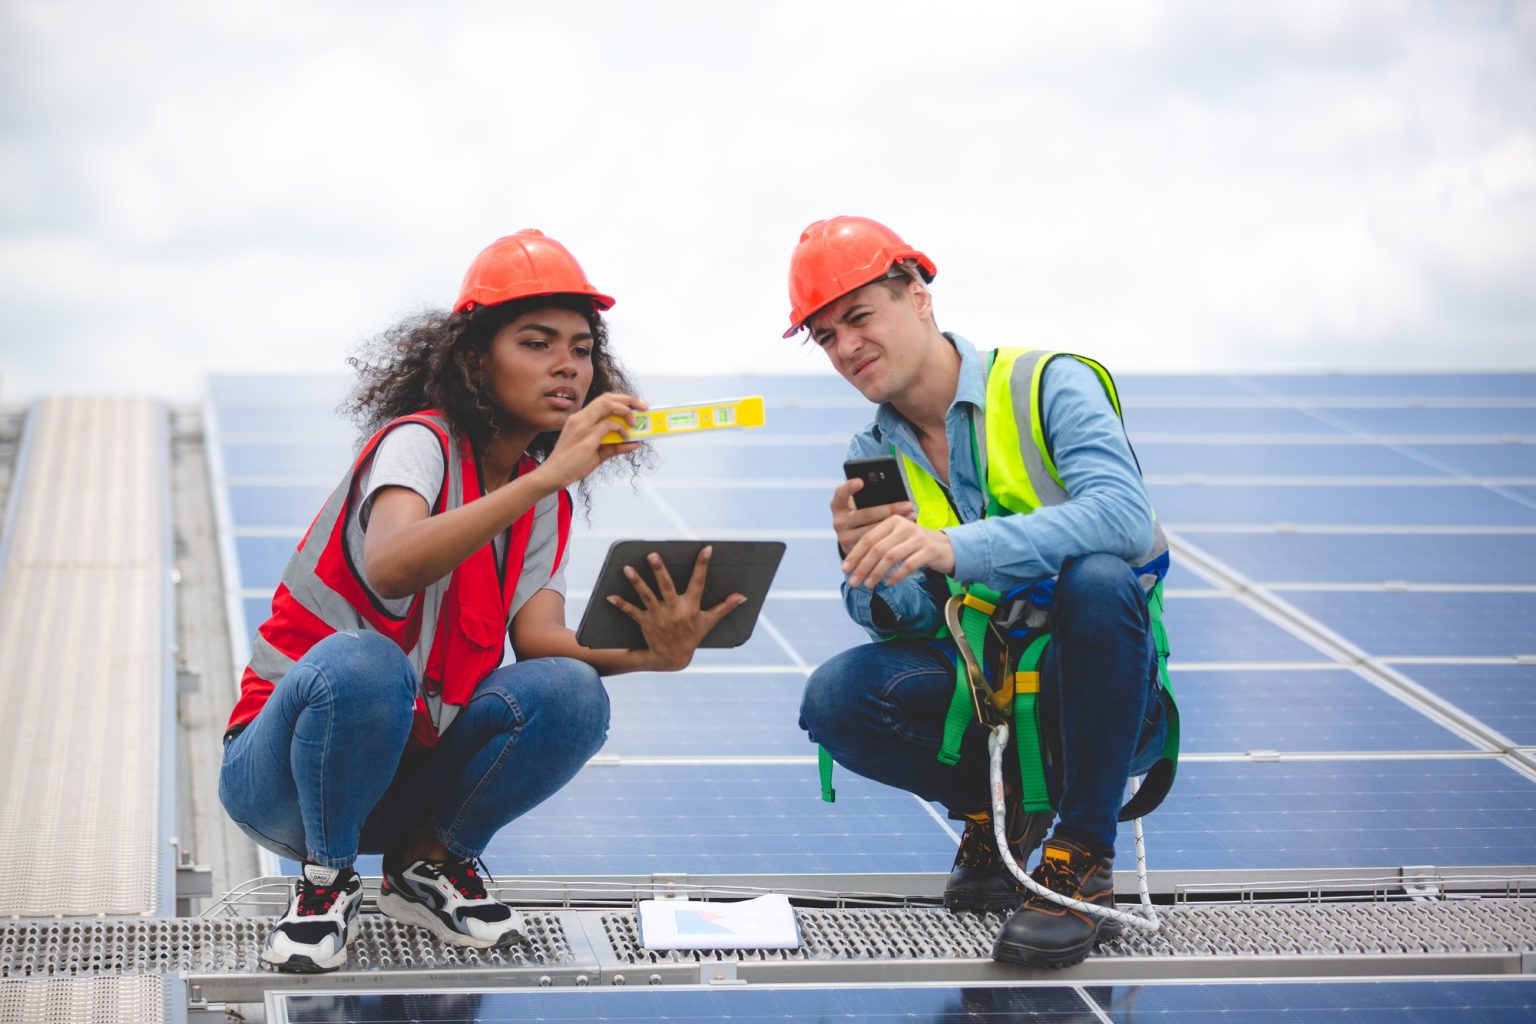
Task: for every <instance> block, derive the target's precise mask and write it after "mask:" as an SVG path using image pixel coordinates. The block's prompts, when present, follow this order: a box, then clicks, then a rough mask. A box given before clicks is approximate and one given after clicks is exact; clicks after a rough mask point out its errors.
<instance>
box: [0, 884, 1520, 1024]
mask: <svg viewBox="0 0 1536 1024" xmlns="http://www.w3.org/2000/svg"><path fill="white" fill-rule="evenodd" d="M1160 913H1161V916H1162V919H1163V922H1164V926H1163V930H1162V931H1161V932H1160V933H1158V934H1157V935H1154V936H1150V937H1145V936H1139V935H1137V936H1131V935H1128V936H1126V937H1125V938H1122V939H1119V940H1116V941H1114V942H1110V943H1106V944H1105V945H1104V946H1102V947H1101V948H1100V949H1099V950H1098V951H1097V952H1096V953H1095V955H1093V956H1091V957H1090V958H1089V959H1088V960H1087V961H1086V962H1085V963H1083V964H1082V965H1080V966H1078V967H1076V968H1072V969H1069V970H1067V971H1059V972H1058V971H1046V970H1030V969H1026V968H1019V967H1014V966H1012V965H1002V964H997V963H994V962H993V961H992V960H991V949H992V941H993V937H994V936H995V935H996V933H997V929H998V927H999V925H1000V924H1001V919H1000V918H999V917H998V916H997V915H979V914H953V913H951V912H949V911H947V910H944V909H942V908H938V907H903V908H894V907H887V908H825V907H810V908H808V907H802V908H799V909H798V910H797V914H798V917H799V920H800V924H801V931H802V935H803V938H804V941H805V945H804V946H803V948H801V949H797V950H774V951H750V950H711V951H696V952H653V951H650V950H647V949H645V948H643V947H642V946H641V945H640V941H639V936H638V934H637V932H636V925H635V920H636V915H635V912H634V911H633V910H628V909H626V910H616V909H611V908H610V909H592V910H580V909H563V910H529V911H525V912H524V919H525V922H526V923H527V934H526V936H525V937H524V939H523V941H521V942H520V943H519V944H517V945H515V946H513V947H510V948H508V949H506V950H500V951H495V950H492V951H479V952H477V951H471V950H458V949H453V948H451V947H448V946H444V945H443V944H442V943H440V942H438V941H437V940H436V939H435V938H433V937H431V936H430V934H428V933H426V932H424V931H422V930H420V929H416V928H412V927H408V926H402V925H399V924H397V923H396V922H394V921H391V920H389V919H386V918H384V917H382V916H381V915H378V914H371V913H370V914H365V915H364V916H363V918H362V919H361V922H360V924H361V932H360V934H359V936H358V938H357V940H356V941H355V943H354V945H353V951H352V957H351V960H350V961H349V962H348V964H347V966H346V967H345V968H343V969H342V970H341V971H340V972H337V973H335V974H329V975H317V976H298V975H285V974H279V973H277V972H276V971H273V970H271V969H269V968H267V967H266V966H265V965H263V964H262V963H261V961H260V957H259V955H260V950H261V947H262V942H263V940H264V939H265V937H266V934H267V931H268V929H269V928H270V927H271V924H272V921H273V919H272V918H270V917H223V918H169V919H138V920H102V919H93V920H63V921H12V922H7V923H4V924H0V983H3V984H12V985H14V984H18V983H27V984H35V983H40V982H48V981H52V982H55V983H58V984H61V985H64V986H65V987H66V989H67V990H68V991H74V990H73V989H70V988H68V986H69V985H70V984H71V983H75V984H79V985H84V986H87V987H88V985H89V983H94V982H97V981H102V980H117V981H125V982H126V981H129V980H132V979H134V978H153V977H165V978H173V977H174V978H176V979H178V983H181V982H184V983H185V986H186V999H187V1000H188V1001H190V1003H191V1004H192V1005H206V1004H208V1003H213V1002H230V1003H240V1002H253V1001H256V1000H259V999H260V998H261V997H262V994H263V993H264V992H266V991H269V990H272V989H278V988H309V987H314V988H336V987H338V986H340V987H344V988H356V987H358V986H366V987H369V988H380V989H418V988H420V987H421V986H422V985H424V984H428V983H430V984H431V985H434V986H440V985H463V986H475V985H494V986H497V987H512V988H518V987H551V986H558V987H568V986H616V985H647V984H651V985H659V984H699V983H706V984H707V983H718V982H721V981H729V982H738V981H747V982H763V983H770V982H771V983H775V984H816V983H858V982H883V983H889V982H891V981H929V982H934V981H944V982H954V983H961V984H964V983H970V982H982V981H992V982H995V981H999V980H1009V979H1011V980H1015V981H1017V980H1028V979H1036V980H1039V979H1059V980H1062V981H1069V982H1070V981H1079V980H1089V979H1091V980H1106V981H1107V980H1124V981H1133V980H1151V979H1164V980H1171V979H1185V980H1187V979H1190V978H1200V977H1204V978H1213V979H1214V978H1235V977H1246V978H1262V977H1271V978H1282V977H1289V978H1316V977H1322V976H1332V977H1364V976H1387V975H1398V976H1406V975H1429V974H1437V975H1478V976H1489V975H1500V974H1519V973H1522V972H1523V973H1530V972H1531V970H1532V967H1533V964H1532V958H1533V951H1536V899H1529V898H1509V897H1482V898H1465V899H1462V898H1450V899H1415V900H1398V901H1380V900H1371V901H1336V902H1317V901H1309V902H1299V903H1248V902H1245V903H1206V904H1176V905H1173V906H1170V907H1165V908H1162V910H1161V911H1160ZM25 991H26V992H28V993H34V994H35V993H36V992H37V991H38V990H25ZM69 998H74V997H73V996H70V997H69ZM59 1005H64V1002H61V1003H60V1004H59ZM82 1019H88V1018H82Z"/></svg>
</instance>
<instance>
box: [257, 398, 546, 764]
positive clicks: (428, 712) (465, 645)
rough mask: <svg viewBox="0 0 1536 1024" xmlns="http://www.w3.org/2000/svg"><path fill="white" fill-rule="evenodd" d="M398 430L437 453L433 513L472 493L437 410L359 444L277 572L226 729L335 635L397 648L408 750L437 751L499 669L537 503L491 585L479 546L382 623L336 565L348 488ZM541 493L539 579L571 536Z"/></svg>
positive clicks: (466, 455)
mask: <svg viewBox="0 0 1536 1024" xmlns="http://www.w3.org/2000/svg"><path fill="white" fill-rule="evenodd" d="M403 423H419V424H421V425H422V426H425V427H428V428H429V429H431V431H432V432H433V433H434V434H436V435H437V438H438V442H439V443H440V444H441V445H442V446H443V465H444V468H445V470H446V472H445V474H444V480H443V487H442V490H441V491H439V492H438V496H437V502H436V504H435V505H434V506H433V508H432V514H433V515H437V514H439V513H442V512H446V511H451V510H452V509H455V508H459V507H460V506H463V505H466V504H468V503H469V502H471V501H474V500H475V499H476V498H479V497H480V496H481V491H480V473H479V469H478V467H477V466H476V463H475V453H474V449H473V447H472V446H471V445H470V443H469V440H468V438H465V437H463V436H457V435H455V434H454V433H453V432H452V431H451V430H450V429H449V426H448V420H447V418H446V417H444V416H443V414H442V413H441V412H439V411H437V410H435V409H429V410H427V411H425V412H420V413H415V414H413V415H410V416H402V417H400V418H399V419H396V420H392V421H390V422H389V423H387V424H385V425H384V427H383V428H381V429H380V430H379V431H378V432H377V433H376V434H374V435H373V436H372V437H371V438H369V439H368V443H367V444H366V445H364V446H363V450H362V452H361V453H360V454H359V455H358V457H357V461H356V462H354V463H353V465H352V471H351V472H350V473H348V474H347V475H346V477H345V478H343V479H342V481H341V483H340V484H338V485H337V487H336V490H335V491H333V492H332V493H331V496H330V498H328V499H327V500H326V503H325V507H323V508H322V509H321V510H320V513H319V514H318V515H317V516H315V521H314V522H313V523H311V524H310V526H309V529H308V530H307V531H306V532H305V534H304V539H303V540H301V541H299V547H298V550H297V551H295V552H294V555H293V557H292V558H290V559H289V561H288V567H287V568H286V569H284V570H283V578H282V582H281V583H279V584H278V587H277V592H276V593H275V594H273V595H272V615H271V616H270V617H269V618H268V619H267V620H266V621H265V622H263V623H262V624H261V628H260V629H259V630H257V632H256V636H255V638H254V639H253V640H252V641H251V661H250V664H249V665H247V666H246V669H245V674H244V675H243V676H242V677H241V680H240V700H239V702H238V703H236V704H235V709H234V712H233V713H232V714H231V715H230V717H229V728H231V729H233V728H236V727H238V726H243V725H246V724H247V723H249V722H250V721H251V720H252V719H254V718H255V717H256V715H257V714H258V713H259V712H260V711H261V709H262V707H263V706H264V705H265V704H266V702H267V698H268V697H269V696H271V694H272V690H273V688H274V687H275V686H276V685H277V683H278V682H279V681H280V680H281V679H282V678H283V676H285V675H286V674H287V673H288V670H289V669H291V668H292V667H293V666H294V663H295V662H297V661H298V660H299V659H300V658H302V657H303V656H304V654H305V653H306V652H308V650H309V649H310V648H311V647H313V646H314V645H315V644H317V643H319V642H320V641H321V640H323V639H325V638H326V637H328V636H330V635H331V634H332V633H335V632H338V631H340V630H354V631H361V630H369V631H371V632H374V633H380V634H382V635H384V636H387V637H389V638H390V639H391V640H393V641H394V642H395V643H396V644H398V645H399V646H400V649H401V650H402V651H404V652H405V654H406V656H407V657H408V658H409V659H410V662H411V664H412V666H413V667H414V668H415V669H416V678H417V681H418V689H417V698H416V720H415V722H414V723H413V724H412V727H411V742H412V743H415V744H419V745H422V746H432V745H434V744H435V743H437V740H438V737H439V736H440V735H441V734H442V733H443V732H444V731H445V730H446V729H447V728H448V726H449V725H450V724H451V723H452V722H453V719H454V718H455V716H457V715H458V713H459V711H460V710H461V709H462V708H463V707H464V705H465V704H466V703H468V702H469V698H470V697H471V696H472V695H473V694H474V692H475V687H476V686H478V685H479V684H480V680H482V679H484V678H485V677H486V676H488V675H490V674H491V672H493V671H495V670H496V668H497V667H499V666H500V665H501V659H502V650H503V647H502V644H503V637H505V635H506V632H507V625H508V622H509V620H510V617H511V608H512V597H513V594H514V593H515V592H516V590H517V584H518V579H519V577H520V576H521V575H522V570H523V558H524V555H525V554H526V553H527V550H528V538H529V536H530V535H531V534H532V532H533V528H534V521H535V518H536V515H537V513H538V512H539V511H540V509H541V507H545V503H544V502H540V503H538V505H536V506H535V507H533V508H530V509H529V510H528V511H527V512H524V513H523V514H522V516H520V517H519V518H518V520H517V521H516V522H515V523H513V524H512V528H511V531H510V533H509V536H508V540H507V562H506V573H505V576H504V577H502V578H498V575H497V572H496V553H495V550H494V548H493V547H492V545H490V544H486V545H485V546H484V547H482V548H481V549H480V550H478V551H476V552H475V553H474V554H472V555H470V556H469V557H468V558H467V559H465V560H464V562H463V563H462V564H461V565H460V566H459V567H458V568H457V569H455V570H453V572H451V573H450V574H448V575H447V576H445V577H443V578H442V579H440V580H438V581H437V582H435V583H432V584H431V585H429V586H428V587H427V588H426V589H425V590H422V591H420V592H418V593H417V594H416V595H415V596H414V597H412V598H411V604H410V608H409V609H408V610H407V611H406V613H405V614H404V615H403V616H398V617H397V616H394V615H391V614H390V613H389V612H387V611H386V610H385V609H383V608H382V607H380V606H379V604H378V603H377V602H376V601H375V600H374V598H373V596H372V595H371V594H370V593H369V592H368V589H367V587H365V586H364V585H363V581H362V579H361V578H360V571H359V570H358V569H357V568H355V567H354V566H353V565H352V562H351V560H350V558H349V557H348V554H347V550H346V544H345V539H346V526H347V518H348V512H349V511H350V504H351V496H352V490H353V484H354V482H355V481H356V480H357V477H358V474H359V473H361V472H362V471H363V470H364V469H365V468H366V467H367V466H368V465H369V464H370V463H371V461H372V459H373V455H374V452H375V451H376V450H377V448H378V446H379V442H380V441H382V440H383V439H384V435H385V434H387V433H388V432H389V431H390V430H391V429H393V428H394V427H397V426H399V425H401V424H403ZM536 465H537V463H536V462H535V461H534V460H533V459H532V458H530V457H527V456H524V457H523V459H522V460H521V461H520V462H519V463H518V466H517V473H518V475H522V474H523V473H526V472H528V471H530V470H532V469H533V468H534V467H535V466H536ZM552 497H555V498H556V500H557V503H558V507H557V509H556V510H552V511H555V512H556V520H557V523H556V528H557V529H558V531H559V532H558V538H557V547H556V552H555V559H554V562H553V563H552V565H551V569H550V572H551V575H553V572H554V568H555V567H557V566H559V564H560V558H561V556H562V555H563V553H564V551H565V545H566V541H567V540H568V539H569V537H570V530H571V499H570V496H569V495H568V494H566V492H565V491H563V490H562V491H560V492H558V495H556V496H552Z"/></svg>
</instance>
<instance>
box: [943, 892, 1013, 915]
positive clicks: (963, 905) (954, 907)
mask: <svg viewBox="0 0 1536 1024" xmlns="http://www.w3.org/2000/svg"><path fill="white" fill-rule="evenodd" d="M1023 902H1024V896H1023V894H1022V893H1021V894H1020V895H1018V896H1015V897H1013V898H1012V899H1003V898H999V899H992V900H968V899H964V898H961V897H952V896H950V895H949V893H945V894H944V909H945V910H949V911H953V912H954V913H957V914H961V913H967V912H969V913H976V914H1004V913H1012V912H1013V911H1015V910H1018V909H1019V907H1020V906H1021V905H1022V904H1023Z"/></svg>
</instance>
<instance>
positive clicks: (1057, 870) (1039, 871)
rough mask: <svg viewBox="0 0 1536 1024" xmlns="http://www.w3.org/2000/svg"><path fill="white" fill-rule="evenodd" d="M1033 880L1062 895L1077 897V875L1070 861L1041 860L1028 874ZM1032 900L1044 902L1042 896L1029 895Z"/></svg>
mask: <svg viewBox="0 0 1536 1024" xmlns="http://www.w3.org/2000/svg"><path fill="white" fill-rule="evenodd" d="M1030 877H1031V878H1033V879H1034V880H1035V881H1037V882H1039V883H1040V884H1041V885H1043V886H1045V887H1046V888H1047V889H1049V890H1051V892H1054V893H1060V894H1061V895H1063V896H1072V897H1074V898H1075V897H1077V895H1078V893H1077V888H1078V875H1077V871H1076V869H1074V868H1073V866H1072V864H1071V862H1069V861H1063V860H1043V861H1041V862H1040V865H1039V867H1037V868H1035V870H1034V872H1033V873H1031V875H1030ZM1030 899H1031V901H1033V902H1046V900H1045V899H1044V897H1041V896H1031V897H1030Z"/></svg>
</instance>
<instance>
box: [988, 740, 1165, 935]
mask: <svg viewBox="0 0 1536 1024" xmlns="http://www.w3.org/2000/svg"><path fill="white" fill-rule="evenodd" d="M1007 746H1008V726H1007V725H998V726H997V727H996V728H994V729H993V730H992V732H991V735H989V736H988V737H987V753H988V754H989V755H991V759H992V832H993V834H994V835H995V836H996V838H997V849H998V851H999V852H1000V853H1001V854H1002V855H1003V863H1004V864H1006V865H1008V870H1009V871H1011V872H1012V873H1013V877H1015V878H1017V879H1018V880H1019V881H1020V882H1022V883H1023V884H1024V887H1025V888H1026V889H1028V890H1029V891H1030V892H1032V893H1034V894H1035V895H1036V896H1040V897H1043V898H1045V899H1048V900H1050V901H1051V902H1052V903H1056V904H1060V905H1061V906H1063V907H1067V908H1069V909H1072V910H1078V911H1081V912H1083V913H1085V914H1092V915H1094V916H1095V917H1102V918H1105V919H1106V920H1111V921H1119V922H1121V923H1123V924H1128V925H1130V926H1132V927H1133V928H1140V929H1141V930H1142V931H1144V932H1155V931H1157V930H1158V929H1159V928H1161V927H1162V922H1160V921H1159V920H1158V919H1157V911H1156V910H1154V909H1153V908H1152V893H1151V890H1150V889H1149V888H1148V887H1147V843H1146V839H1145V838H1144V837H1143V836H1142V833H1141V819H1140V818H1137V819H1136V822H1135V826H1134V832H1135V835H1136V883H1137V886H1138V887H1139V888H1140V890H1141V907H1142V912H1143V914H1145V916H1143V914H1136V913H1132V912H1131V911H1128V910H1116V909H1114V908H1113V907H1101V906H1097V905H1096V904H1093V903H1084V902H1083V901H1082V900H1075V899H1073V898H1072V897H1070V896H1063V895H1062V894H1061V893H1058V892H1052V891H1051V890H1049V889H1047V888H1046V887H1045V886H1043V885H1041V884H1040V883H1039V882H1037V881H1035V880H1034V879H1033V878H1030V877H1029V875H1027V874H1025V872H1024V869H1023V867H1021V866H1020V865H1019V863H1018V861H1016V860H1014V859H1013V850H1012V848H1011V847H1010V846H1009V845H1008V804H1007V800H1006V798H1005V797H1004V795H1003V750H1004V748H1006V747H1007Z"/></svg>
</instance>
